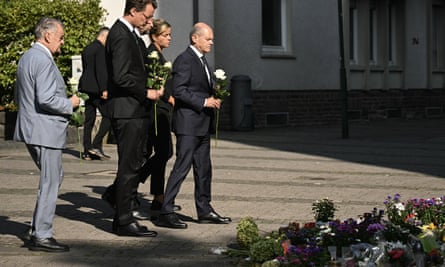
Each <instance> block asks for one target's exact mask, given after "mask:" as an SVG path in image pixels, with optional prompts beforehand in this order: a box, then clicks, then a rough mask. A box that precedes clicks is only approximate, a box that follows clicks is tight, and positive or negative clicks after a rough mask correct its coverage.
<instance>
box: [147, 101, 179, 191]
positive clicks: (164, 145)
mask: <svg viewBox="0 0 445 267" xmlns="http://www.w3.org/2000/svg"><path fill="white" fill-rule="evenodd" d="M156 113H157V125H155V121H154V119H153V120H151V122H150V127H149V132H148V136H147V137H148V140H147V154H146V156H147V158H148V160H147V163H146V164H147V166H145V167H144V168H143V170H142V174H141V182H142V183H144V182H145V180H146V179H147V177H148V176H149V175H151V179H150V194H152V195H155V196H157V195H163V194H164V187H165V169H166V166H167V162H168V160H169V159H170V158H171V157H172V156H173V143H172V137H171V127H170V124H171V122H170V114H169V111H168V110H166V109H162V108H160V109H157V112H156ZM155 126H157V127H155ZM156 128H157V134H156ZM153 152H154V154H153Z"/></svg>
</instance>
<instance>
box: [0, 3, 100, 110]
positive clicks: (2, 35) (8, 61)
mask: <svg viewBox="0 0 445 267" xmlns="http://www.w3.org/2000/svg"><path fill="white" fill-rule="evenodd" d="M105 14H106V10H105V9H103V8H102V7H100V0H58V1H53V0H8V1H1V2H0V25H2V27H1V28H0V106H8V104H10V103H11V102H12V100H13V97H14V84H15V79H16V77H15V76H16V70H17V63H18V60H19V59H20V56H21V55H22V54H23V53H24V52H25V51H26V50H28V49H29V48H30V47H31V44H32V42H33V41H34V27H35V25H36V23H37V22H38V21H39V20H40V18H41V17H55V18H58V19H60V20H61V21H62V22H63V23H64V24H65V44H64V45H63V46H62V53H61V55H60V56H58V57H57V59H56V63H57V65H58V67H59V69H60V72H61V73H62V76H63V77H64V79H65V81H68V79H69V78H70V77H71V73H72V72H71V56H73V55H79V54H80V53H81V52H82V50H83V48H84V47H85V46H86V45H87V44H89V43H90V42H92V41H93V40H94V38H95V37H96V34H97V31H98V30H99V28H100V26H101V23H103V21H104V18H105V17H104V16H105Z"/></svg>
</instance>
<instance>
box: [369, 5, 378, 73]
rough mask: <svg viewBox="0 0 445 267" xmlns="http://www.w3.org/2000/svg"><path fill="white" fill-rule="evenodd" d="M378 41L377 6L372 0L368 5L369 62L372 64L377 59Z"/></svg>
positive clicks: (375, 62)
mask: <svg viewBox="0 0 445 267" xmlns="http://www.w3.org/2000/svg"><path fill="white" fill-rule="evenodd" d="M378 41H379V40H378V29H377V6H376V1H375V0H372V1H371V2H370V6H369V62H370V63H371V64H373V65H375V64H377V61H378V60H377V59H378V49H377V47H378Z"/></svg>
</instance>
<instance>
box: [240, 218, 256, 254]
mask: <svg viewBox="0 0 445 267" xmlns="http://www.w3.org/2000/svg"><path fill="white" fill-rule="evenodd" d="M236 230H237V233H236V240H237V242H238V245H239V246H240V247H241V248H249V247H250V245H251V244H252V243H254V242H255V241H257V240H258V239H259V237H260V235H259V229H258V225H257V224H256V223H255V221H254V220H253V218H252V217H245V218H242V219H241V220H240V222H239V223H238V225H237V226H236Z"/></svg>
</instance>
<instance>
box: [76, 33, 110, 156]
mask: <svg viewBox="0 0 445 267" xmlns="http://www.w3.org/2000/svg"><path fill="white" fill-rule="evenodd" d="M109 30H110V29H109V28H107V27H102V28H101V29H100V30H99V33H98V34H97V37H96V40H94V41H93V42H92V43H91V44H89V45H88V46H86V47H85V49H84V50H83V52H82V75H81V76H80V80H79V91H80V92H82V93H86V94H88V99H87V100H86V101H85V121H84V127H83V149H84V150H83V154H82V158H83V159H85V160H91V159H94V158H100V159H107V158H110V156H108V155H106V154H105V153H104V152H103V150H102V142H103V138H104V137H105V135H106V134H107V132H108V131H109V130H110V128H111V121H110V119H109V118H108V117H106V116H104V112H103V103H104V101H105V100H106V99H107V97H108V90H107V80H108V74H107V68H106V62H105V43H106V40H107V36H108V32H109ZM97 109H99V111H100V113H101V114H102V120H101V123H100V126H99V130H98V131H97V133H96V136H95V137H94V140H93V143H91V133H92V131H93V127H94V123H95V121H96V113H97Z"/></svg>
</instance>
